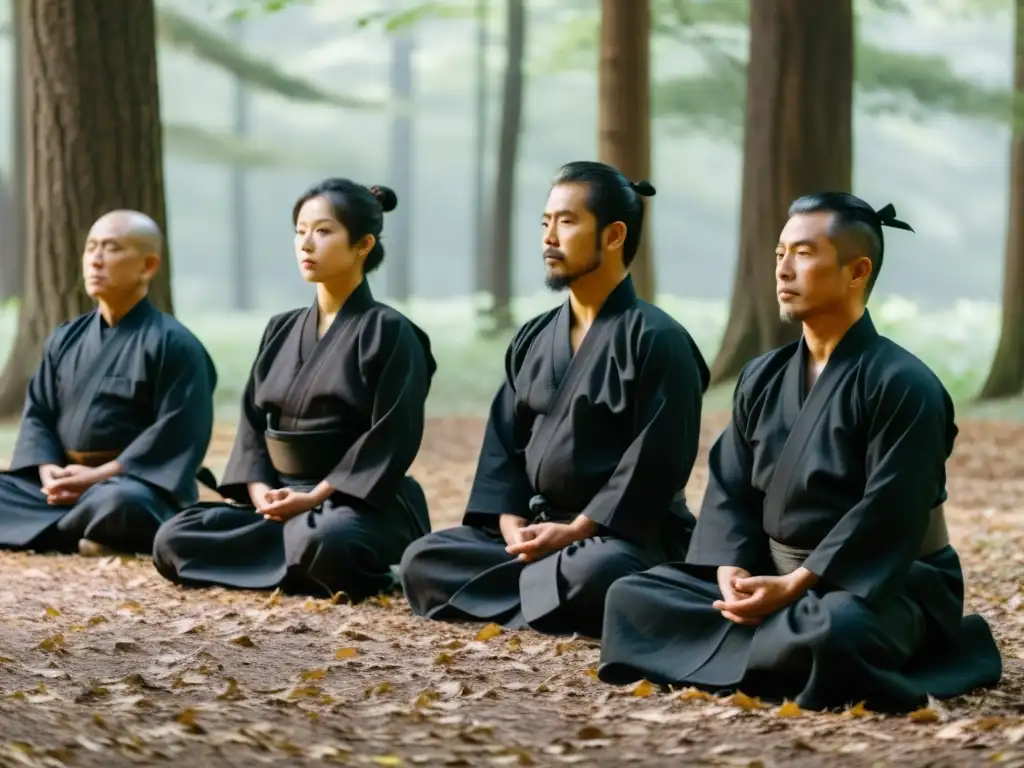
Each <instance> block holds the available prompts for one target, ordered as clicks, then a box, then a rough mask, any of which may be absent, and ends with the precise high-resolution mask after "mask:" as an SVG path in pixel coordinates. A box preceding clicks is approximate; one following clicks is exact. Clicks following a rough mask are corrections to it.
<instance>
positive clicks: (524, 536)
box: [505, 523, 580, 562]
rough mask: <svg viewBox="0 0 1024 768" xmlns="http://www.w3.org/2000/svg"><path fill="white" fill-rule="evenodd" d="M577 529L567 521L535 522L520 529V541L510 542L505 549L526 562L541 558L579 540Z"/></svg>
mask: <svg viewBox="0 0 1024 768" xmlns="http://www.w3.org/2000/svg"><path fill="white" fill-rule="evenodd" d="M579 539H580V537H579V536H578V535H577V533H576V529H575V528H573V527H572V526H571V525H567V524H565V523H534V524H533V525H527V526H525V527H523V528H521V529H520V530H519V542H518V543H516V544H509V545H508V546H507V547H505V551H506V552H508V553H509V554H510V555H517V556H518V558H519V559H520V560H522V561H524V562H530V561H533V560H539V559H540V558H542V557H544V555H548V554H550V553H552V552H557V551H558V550H560V549H564V548H565V547H567V546H569V545H570V544H572V543H573V542H574V541H579Z"/></svg>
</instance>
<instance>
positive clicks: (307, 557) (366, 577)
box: [284, 502, 422, 601]
mask: <svg viewBox="0 0 1024 768" xmlns="http://www.w3.org/2000/svg"><path fill="white" fill-rule="evenodd" d="M421 531H422V527H421V525H420V524H419V522H418V521H417V520H416V519H415V518H414V516H413V514H412V513H411V512H410V510H409V509H408V508H407V507H406V506H405V505H402V504H400V503H398V502H396V503H394V504H392V505H391V506H390V507H389V508H388V509H385V510H366V511H363V510H356V509H352V508H351V507H348V506H342V505H338V506H334V505H331V504H325V505H324V507H323V508H322V509H318V510H314V511H311V512H309V513H307V514H305V515H300V516H298V517H296V518H293V519H291V520H289V521H288V522H287V523H285V525H284V549H285V560H286V563H287V567H288V576H287V577H286V585H285V588H286V589H288V590H289V591H295V592H310V593H320V594H324V595H325V596H330V595H333V594H335V593H337V592H344V593H345V594H346V595H348V597H349V598H350V599H351V600H353V601H360V600H364V599H365V598H367V597H371V596H372V595H376V594H378V593H381V592H386V591H390V590H393V589H394V588H395V587H396V584H395V579H394V576H393V575H392V572H391V566H392V565H396V564H397V563H398V562H399V560H401V558H402V552H403V551H404V550H405V548H406V547H407V546H408V545H409V544H410V543H412V541H414V540H415V539H416V538H417V537H419V535H420V533H421Z"/></svg>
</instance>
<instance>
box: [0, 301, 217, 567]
mask: <svg viewBox="0 0 1024 768" xmlns="http://www.w3.org/2000/svg"><path fill="white" fill-rule="evenodd" d="M216 384H217V372H216V370H215V368H214V365H213V362H212V361H211V360H210V356H209V355H208V354H207V352H206V349H205V348H204V347H203V345H202V344H201V343H200V342H199V340H198V339H197V338H196V337H195V336H193V335H192V333H191V332H190V331H189V330H188V329H187V328H185V327H184V326H183V325H181V324H180V323H179V322H178V321H177V320H175V319H174V318H173V317H171V316H170V315H168V314H165V313H163V312H160V311H159V310H157V309H156V308H155V307H154V306H153V305H152V304H151V303H150V302H149V300H148V299H143V300H142V301H140V302H139V303H138V304H136V305H135V307H133V308H132V310H131V311H130V312H129V313H128V314H127V315H125V316H124V318H122V319H121V321H120V322H119V323H117V325H115V326H114V327H113V328H111V327H109V326H108V325H107V323H106V321H105V320H104V319H103V317H102V316H101V315H100V313H99V310H93V311H92V312H89V313H87V314H85V315H82V316H81V317H78V318H75V319H74V320H71V321H70V322H68V323H65V324H63V325H61V326H60V327H58V328H57V329H56V330H55V331H54V332H53V333H52V334H51V335H50V337H49V339H47V341H46V345H45V347H44V349H43V359H42V361H41V362H40V363H39V367H38V368H37V370H36V372H35V375H34V376H33V377H32V379H31V382H30V383H29V387H28V393H27V395H26V398H25V410H24V412H23V414H22V418H21V424H20V426H19V429H18V439H17V443H16V444H15V448H14V457H13V459H12V461H11V465H10V468H9V470H8V471H7V472H5V473H2V474H0V546H2V547H9V548H32V549H37V550H47V549H56V550H62V551H72V550H74V549H75V548H76V547H77V545H78V542H79V540H80V539H89V540H90V541H93V542H96V543H97V544H101V545H104V546H106V547H108V548H110V549H114V550H118V551H123V552H146V553H148V552H149V551H150V549H151V548H152V546H153V536H154V534H155V533H156V530H157V528H158V527H159V526H160V523H162V522H163V521H164V520H166V519H167V518H169V517H171V516H172V515H173V514H174V513H175V512H177V511H178V510H179V509H181V508H182V507H185V506H188V505H190V504H194V503H195V502H196V499H197V498H198V488H197V486H196V473H197V472H198V471H200V468H201V463H202V460H203V457H204V456H205V454H206V450H207V448H208V447H209V442H210V436H211V433H212V431H213V390H214V388H215V387H216ZM112 460H116V461H117V462H118V463H119V464H120V465H121V469H122V473H121V474H120V475H118V476H116V477H113V478H111V479H109V480H106V481H103V482H101V483H97V484H96V485H94V486H92V487H91V488H89V489H88V490H87V491H85V492H84V493H83V494H82V495H81V496H80V497H79V499H78V500H77V502H76V503H75V504H73V505H71V506H58V505H53V506H51V505H49V504H47V502H46V497H45V495H43V493H42V491H41V483H40V478H39V468H40V467H41V466H44V465H47V464H56V465H59V466H66V465H68V464H81V465H87V466H99V465H101V464H105V463H106V462H108V461H112Z"/></svg>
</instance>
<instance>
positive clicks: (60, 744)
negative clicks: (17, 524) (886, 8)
mask: <svg viewBox="0 0 1024 768" xmlns="http://www.w3.org/2000/svg"><path fill="white" fill-rule="evenodd" d="M716 418H718V417H712V418H709V419H708V420H707V421H706V423H705V425H704V427H703V430H702V431H703V433H704V434H703V435H702V438H703V439H702V446H701V449H702V455H701V459H699V460H698V463H697V469H696V470H695V472H694V478H693V481H692V483H691V493H692V494H693V496H698V495H699V493H700V492H701V491H702V486H703V481H704V473H703V469H702V462H703V460H704V456H706V451H707V448H708V446H709V444H710V440H712V439H713V438H714V436H715V435H716V434H717V431H718V430H719V429H720V428H721V423H720V418H719V420H718V421H717V422H716V420H715V419H716ZM962 427H963V429H962V432H961V438H960V440H959V441H958V445H957V450H956V452H955V454H954V457H953V460H952V461H951V462H950V480H949V485H950V503H949V505H948V506H947V510H948V514H949V523H950V531H951V535H952V537H953V539H954V542H955V543H956V545H957V546H958V548H959V549H960V553H961V556H962V559H963V563H964V569H965V573H966V577H967V580H968V608H969V610H972V611H980V612H981V613H983V614H984V615H985V616H986V617H987V618H988V619H989V621H990V622H991V623H992V626H993V628H994V630H995V632H996V634H997V639H998V641H999V644H1000V647H1001V649H1002V651H1003V653H1004V658H1005V660H1006V669H1005V679H1004V682H1003V684H1002V685H1001V687H1000V688H999V689H997V690H995V691H980V692H972V693H971V694H970V695H967V696H962V697H960V698H958V699H956V700H953V701H945V702H938V701H934V700H932V701H929V702H927V703H926V705H925V706H923V707H921V708H920V709H919V710H917V711H916V712H912V713H908V714H906V715H902V716H897V717H882V716H880V715H877V714H876V713H873V712H870V711H869V710H868V709H866V708H865V707H864V706H863V704H857V705H855V706H853V707H850V708H849V709H847V710H846V711H844V712H839V713H815V712H809V711H806V710H802V709H801V708H800V707H799V706H797V705H796V704H795V703H794V702H791V701H787V702H766V701H761V700H759V699H757V698H756V697H754V696H752V695H750V694H748V693H747V692H736V693H733V694H732V695H730V696H712V695H710V694H708V693H706V692H704V691H700V690H697V689H694V688H686V689H681V690H672V689H669V688H665V687H662V686H656V685H653V684H651V683H650V682H648V681H641V682H638V683H635V684H633V685H631V686H624V687H621V688H617V687H612V686H606V685H603V684H601V683H600V682H599V681H597V680H596V672H595V670H596V665H597V662H598V655H599V648H598V646H597V644H596V643H594V642H593V641H591V640H588V639H585V638H579V637H571V638H565V637H563V638H551V637H544V636H541V635H538V634H535V633H533V632H528V631H510V630H507V629H505V628H503V627H500V626H498V625H495V624H465V625H446V624H440V623H434V622H426V621H423V620H419V619H414V618H412V617H411V616H410V615H409V612H408V608H407V605H406V604H405V601H404V599H403V598H401V597H400V596H386V597H382V598H379V599H374V600H372V601H368V602H367V603H365V604H363V605H356V606H353V605H351V604H350V603H349V601H348V599H347V597H345V596H344V595H342V594H338V595H333V596H330V597H308V596H300V597H294V596H289V595H285V594H282V593H281V592H279V591H275V592H273V593H252V592H231V591H228V590H220V589H211V590H183V589H179V588H177V587H174V586H172V585H170V584H167V583H165V582H164V581H163V580H162V579H160V578H159V577H158V576H157V575H156V574H155V573H154V571H153V568H152V564H151V562H150V561H149V560H148V558H144V557H137V558H136V557H113V558H104V559H101V560H88V559H83V558H77V557H58V556H48V555H47V556H40V555H35V554H29V553H17V552H4V553H0V578H2V579H4V583H6V584H7V585H9V587H8V590H7V593H6V594H4V595H3V596H2V600H3V602H4V603H5V628H4V634H3V638H2V640H0V674H2V677H0V680H2V683H0V718H2V721H3V723H4V729H3V735H2V737H0V764H2V765H7V764H11V765H26V766H60V765H75V766H114V765H137V764H156V763H158V762H163V761H168V760H181V759H185V760H191V761H193V763H194V764H197V765H199V764H203V765H205V764H210V765H219V764H224V763H225V761H228V762H230V763H232V764H250V763H251V764H263V763H268V764H269V763H274V762H278V761H282V760H283V761H284V762H285V764H289V765H291V764H299V765H301V764H309V765H322V764H351V765H369V766H373V765H378V766H415V765H445V766H456V765H467V766H476V765H482V766H490V765H495V766H500V765H513V766H520V765H573V764H581V765H594V764H601V765H605V764H607V765H626V764H636V765H678V764H679V761H680V760H683V761H689V762H692V763H694V764H704V765H736V766H740V765H744V766H775V765H787V766H790V765H792V766H801V765H819V764H821V763H822V762H826V761H827V762H834V763H836V764H837V765H838V766H842V765H847V764H850V765H854V764H856V765H883V764H887V765H893V764H901V763H912V764H927V763H932V764H936V765H938V764H941V765H943V766H946V765H961V764H962V765H977V764H981V763H989V762H991V763H993V764H995V763H998V764H1000V765H1019V766H1024V704H1022V702H1024V591H1022V588H1021V584H1024V517H1022V516H1021V513H1020V512H1019V510H1020V509H1024V451H1021V450H1020V447H1021V446H1024V426H1022V425H1012V424H981V423H970V422H968V423H965V424H963V425H962ZM481 431H482V424H481V422H479V421H478V420H475V419H445V420H433V421H432V422H431V423H430V424H429V426H428V430H427V434H426V436H425V441H424V448H423V450H422V451H421V453H420V456H419V458H418V459H417V462H416V465H415V466H414V468H413V473H414V474H415V475H416V476H417V477H418V478H420V480H421V482H422V483H423V485H424V488H425V491H426V493H427V496H428V500H429V501H430V504H431V513H432V516H433V521H434V527H435V529H436V528H441V527H444V526H447V525H453V524H457V523H458V521H459V518H460V516H461V509H462V505H463V504H464V503H465V496H466V493H467V491H468V488H469V481H470V479H471V477H472V473H473V469H474V465H475V461H476V451H477V448H478V445H479V443H478V441H479V435H480V434H481ZM218 446H219V450H220V452H221V453H224V452H225V451H226V450H227V449H228V448H230V436H228V437H227V438H223V437H222V438H221V439H220V443H218V444H215V446H214V448H215V450H214V451H213V453H216V451H217V450H218ZM1014 448H1016V449H1014ZM221 459H223V457H221ZM213 463H216V459H214V460H213Z"/></svg>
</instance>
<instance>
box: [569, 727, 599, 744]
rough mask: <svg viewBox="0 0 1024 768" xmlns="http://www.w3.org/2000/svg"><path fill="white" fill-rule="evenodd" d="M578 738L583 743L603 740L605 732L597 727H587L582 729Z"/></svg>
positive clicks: (577, 735)
mask: <svg viewBox="0 0 1024 768" xmlns="http://www.w3.org/2000/svg"><path fill="white" fill-rule="evenodd" d="M576 738H577V739H581V740H583V741H590V740H592V739H603V738H604V731H602V730H601V729H600V728H598V727H597V726H596V725H585V726H583V727H582V728H580V730H579V732H578V733H577V734H576Z"/></svg>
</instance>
